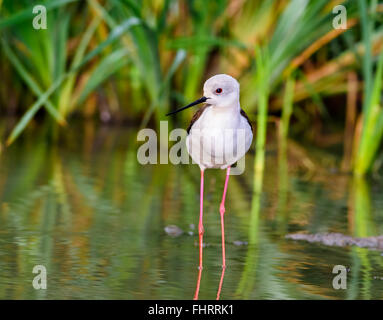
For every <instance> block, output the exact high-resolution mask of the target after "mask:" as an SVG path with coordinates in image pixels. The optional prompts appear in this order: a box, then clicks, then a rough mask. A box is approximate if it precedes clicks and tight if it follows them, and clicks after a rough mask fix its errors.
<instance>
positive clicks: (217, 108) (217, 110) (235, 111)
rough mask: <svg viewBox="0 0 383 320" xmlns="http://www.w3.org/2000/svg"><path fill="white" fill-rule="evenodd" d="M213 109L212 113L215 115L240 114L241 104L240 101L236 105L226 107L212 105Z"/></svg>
mask: <svg viewBox="0 0 383 320" xmlns="http://www.w3.org/2000/svg"><path fill="white" fill-rule="evenodd" d="M211 108H212V111H213V112H214V113H232V114H238V113H239V112H240V111H241V106H240V104H239V101H237V102H236V103H231V104H229V105H225V106H221V105H212V106H211Z"/></svg>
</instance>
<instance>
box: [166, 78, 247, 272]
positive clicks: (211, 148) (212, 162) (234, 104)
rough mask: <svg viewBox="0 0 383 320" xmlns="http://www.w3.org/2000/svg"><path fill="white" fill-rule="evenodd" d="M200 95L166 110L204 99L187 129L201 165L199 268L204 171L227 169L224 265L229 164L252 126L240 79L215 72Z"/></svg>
mask: <svg viewBox="0 0 383 320" xmlns="http://www.w3.org/2000/svg"><path fill="white" fill-rule="evenodd" d="M203 92H204V95H203V97H202V98H200V99H198V100H196V101H194V102H192V103H191V104H189V105H187V106H185V107H183V108H181V109H178V110H175V111H173V112H170V113H168V114H167V115H170V114H174V113H177V112H179V111H182V110H185V109H186V108H189V107H192V106H194V105H197V104H199V103H203V102H206V104H205V105H204V106H203V107H202V108H200V109H199V110H198V111H197V112H196V113H195V114H194V116H193V118H192V120H191V123H190V125H189V127H188V129H187V132H188V136H187V138H186V146H187V150H188V152H189V154H190V156H191V157H192V159H193V160H194V162H196V163H198V165H199V167H200V169H201V189H200V219H199V225H198V231H199V268H200V270H201V269H202V247H203V233H204V228H203V223H202V220H203V219H202V218H203V187H204V171H205V169H207V168H220V169H226V170H227V171H226V180H225V186H224V191H223V195H222V201H221V205H220V215H221V231H222V267H223V269H225V267H226V259H225V231H224V230H225V229H224V213H225V198H226V191H227V185H228V182H229V176H230V167H231V166H232V165H233V164H234V163H235V162H237V161H238V160H239V159H241V158H242V157H243V156H244V155H245V153H246V152H247V151H248V150H249V148H250V146H251V142H252V139H253V130H252V126H251V124H250V121H249V118H248V117H247V115H246V113H245V111H243V110H242V109H241V106H240V103H239V83H238V81H237V80H236V79H234V78H233V77H231V76H229V75H226V74H218V75H215V76H213V77H211V78H210V79H208V80H207V81H206V82H205V84H204V87H203Z"/></svg>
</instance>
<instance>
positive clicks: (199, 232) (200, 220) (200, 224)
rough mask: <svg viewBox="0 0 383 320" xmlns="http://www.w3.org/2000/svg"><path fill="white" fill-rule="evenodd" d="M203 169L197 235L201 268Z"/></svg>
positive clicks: (200, 265)
mask: <svg viewBox="0 0 383 320" xmlns="http://www.w3.org/2000/svg"><path fill="white" fill-rule="evenodd" d="M202 218H203V170H201V189H200V203H199V224H198V235H199V268H200V269H202V248H203V233H204V229H203V224H202Z"/></svg>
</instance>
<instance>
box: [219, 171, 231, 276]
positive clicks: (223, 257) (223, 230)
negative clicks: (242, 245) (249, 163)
mask: <svg viewBox="0 0 383 320" xmlns="http://www.w3.org/2000/svg"><path fill="white" fill-rule="evenodd" d="M229 177H230V167H228V168H227V170H226V180H225V187H224V189H223V195H222V202H221V205H220V206H219V213H220V214H221V233H222V268H223V269H225V268H226V257H225V225H224V222H223V216H224V214H225V199H226V191H227V185H228V183H229Z"/></svg>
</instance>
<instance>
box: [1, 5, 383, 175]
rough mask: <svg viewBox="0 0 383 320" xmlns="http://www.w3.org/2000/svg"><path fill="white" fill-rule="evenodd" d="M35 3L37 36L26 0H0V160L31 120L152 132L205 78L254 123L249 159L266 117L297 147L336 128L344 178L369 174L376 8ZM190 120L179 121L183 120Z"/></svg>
mask: <svg viewBox="0 0 383 320" xmlns="http://www.w3.org/2000/svg"><path fill="white" fill-rule="evenodd" d="M32 2H33V1H32ZM35 4H43V5H45V6H46V8H47V17H48V19H47V20H48V21H47V25H48V28H47V29H46V30H35V29H34V28H33V27H32V19H33V18H34V17H35V14H33V13H32V8H33V4H31V2H30V1H26V0H24V1H17V2H15V1H10V0H5V1H2V2H0V6H1V7H0V8H1V11H0V32H1V53H0V70H1V74H2V77H3V83H2V87H1V91H0V112H1V114H3V115H10V116H14V117H16V122H15V123H14V125H13V127H12V128H10V132H8V131H7V134H3V135H2V141H3V143H2V144H3V148H1V149H2V150H3V152H4V150H5V147H4V145H6V146H8V145H10V144H12V143H13V142H14V141H15V139H16V138H17V137H19V135H20V134H21V133H22V132H23V131H24V130H25V128H26V127H27V126H29V125H30V124H31V123H32V122H42V121H53V122H54V123H57V124H58V125H62V126H66V125H67V123H70V122H71V121H73V119H74V118H83V119H87V121H88V120H89V119H92V118H95V119H96V118H97V117H98V118H99V119H101V121H104V122H122V121H126V120H128V121H129V122H131V123H132V122H136V123H137V125H141V126H146V125H148V124H150V125H151V126H156V124H157V123H158V121H159V120H161V119H163V118H164V114H165V113H166V112H167V111H169V110H171V109H173V108H176V107H177V106H179V105H182V104H184V103H186V102H188V101H191V100H193V99H195V98H196V97H198V96H199V95H200V92H201V86H202V83H203V81H204V80H205V79H206V78H207V77H209V76H210V75H212V74H215V73H229V74H232V75H233V76H234V77H236V78H238V80H239V81H240V83H241V93H242V95H241V103H242V105H243V107H244V109H245V110H246V111H247V112H248V113H249V114H250V118H251V119H253V121H254V122H255V123H256V124H258V126H257V133H258V135H257V138H256V143H255V144H256V145H257V147H258V149H259V150H260V151H261V150H262V149H263V148H262V146H263V145H265V142H266V128H267V126H266V125H267V123H269V122H270V121H267V115H268V114H270V113H272V114H276V115H277V116H270V118H269V120H272V121H276V122H277V123H278V124H279V125H278V126H277V127H278V128H279V129H280V130H281V131H280V132H279V134H280V143H281V144H286V143H287V142H286V141H287V137H291V138H295V137H300V140H301V142H302V143H303V145H305V144H312V143H315V141H317V140H318V139H320V140H321V141H328V140H331V137H330V138H329V136H328V135H327V136H326V134H327V133H328V132H331V134H334V135H335V134H336V132H342V131H344V132H345V134H344V141H339V140H336V142H334V143H333V145H339V144H342V143H345V141H346V140H347V141H349V140H353V141H354V143H353V151H352V155H353V158H352V159H351V160H350V161H351V163H352V164H353V165H352V168H354V169H353V170H354V172H355V173H356V174H357V175H365V174H366V173H368V172H370V171H371V170H379V163H380V162H375V160H376V159H377V158H379V156H380V152H379V147H380V146H381V142H382V138H383V111H382V106H381V91H382V68H383V58H382V57H383V55H380V54H379V53H380V51H381V48H382V45H383V30H382V25H381V20H382V19H381V17H380V12H381V11H382V6H381V5H379V4H378V3H377V1H376V0H371V1H364V0H359V1H327V0H318V1H306V0H290V1H288V0H286V1H229V0H219V1H204V0H190V1H185V0H154V1H146V0H132V1H117V0H105V1H101V0H88V1H86V2H85V1H76V0H46V1H43V2H41V1H40V2H38V3H37V2H36V3H35ZM339 4H343V5H344V6H345V7H346V8H347V19H348V20H347V27H348V29H347V30H343V29H334V28H333V19H334V17H335V16H336V14H334V13H333V12H332V9H333V8H334V7H335V6H336V5H339ZM379 56H380V58H378V57H379ZM350 72H355V73H356V74H357V75H358V79H357V81H358V85H357V86H356V89H355V90H356V93H355V95H354V96H356V99H357V100H358V101H363V103H361V108H360V112H358V111H356V113H357V116H356V121H355V122H354V123H352V124H351V126H350V128H349V130H347V132H346V122H347V118H346V120H344V119H345V117H346V116H345V115H346V109H347V108H346V106H347V104H348V103H349V101H347V99H348V96H349V95H348V94H349V88H348V86H347V79H348V76H349V74H350ZM288 79H294V80H288ZM292 81H293V82H292ZM286 83H287V84H288V85H287V87H286V90H284V88H285V84H286ZM285 91H286V95H284V92H285ZM192 112H193V111H192V110H189V111H187V112H185V113H184V114H181V115H179V116H180V117H182V118H181V120H182V121H183V122H186V121H187V119H189V118H190V113H192ZM44 119H45V120H44ZM290 121H292V123H291V124H290V123H289V122H290ZM327 124H329V126H326V125H327ZM52 127H54V125H53V126H52ZM324 128H326V129H324ZM302 137H303V138H302ZM318 137H320V138H318ZM325 144H326V145H327V146H329V147H331V148H332V145H331V143H325ZM286 147H287V145H286V146H284V147H282V149H286ZM262 152H263V151H262ZM262 152H260V153H259V154H258V155H257V157H256V159H257V160H256V164H255V165H256V167H257V168H258V169H259V170H262V168H263V166H264V164H263V163H264V160H263V158H264V156H263V155H262ZM345 156H346V155H345ZM374 163H375V165H374ZM339 166H340V165H339Z"/></svg>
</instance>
